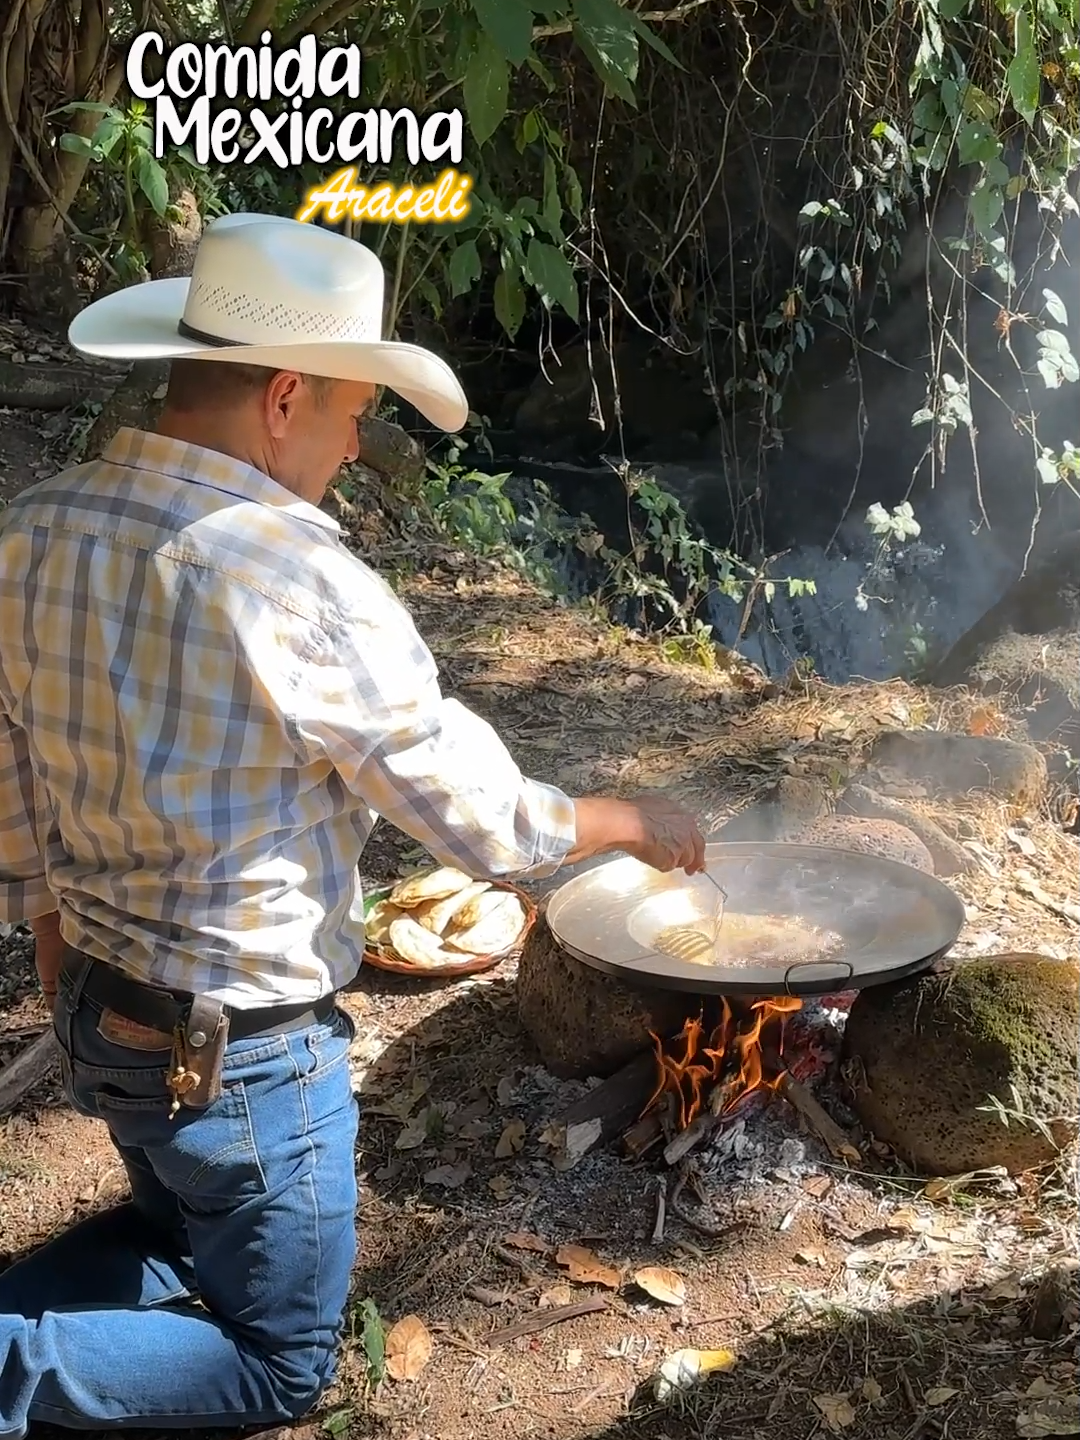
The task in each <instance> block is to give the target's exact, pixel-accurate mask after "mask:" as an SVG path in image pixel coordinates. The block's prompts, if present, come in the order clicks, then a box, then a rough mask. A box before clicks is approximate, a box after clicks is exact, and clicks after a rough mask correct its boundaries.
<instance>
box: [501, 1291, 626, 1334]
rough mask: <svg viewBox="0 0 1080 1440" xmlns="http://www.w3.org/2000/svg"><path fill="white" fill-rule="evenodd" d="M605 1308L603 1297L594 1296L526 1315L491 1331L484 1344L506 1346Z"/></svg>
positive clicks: (606, 1306) (605, 1302)
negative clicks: (552, 1326) (511, 1323)
mask: <svg viewBox="0 0 1080 1440" xmlns="http://www.w3.org/2000/svg"><path fill="white" fill-rule="evenodd" d="M607 1308H608V1303H607V1301H606V1300H605V1299H604V1298H603V1296H602V1295H594V1296H592V1297H590V1298H589V1299H588V1300H577V1301H575V1302H574V1304H573V1305H557V1306H555V1308H554V1309H552V1310H538V1311H537V1312H536V1314H535V1315H526V1317H525V1319H524V1320H518V1321H517V1322H516V1324H514V1325H507V1326H506V1327H505V1329H503V1330H493V1331H492V1333H491V1334H490V1335H488V1336H487V1337H486V1340H485V1343H486V1344H487V1345H489V1346H492V1345H507V1344H509V1342H510V1341H511V1340H518V1339H520V1338H521V1336H522V1335H535V1334H536V1332H537V1331H538V1330H546V1329H547V1328H548V1326H549V1325H560V1324H562V1322H563V1321H564V1320H576V1319H577V1318H578V1316H579V1315H595V1314H597V1313H598V1312H599V1311H601V1310H606V1309H607Z"/></svg>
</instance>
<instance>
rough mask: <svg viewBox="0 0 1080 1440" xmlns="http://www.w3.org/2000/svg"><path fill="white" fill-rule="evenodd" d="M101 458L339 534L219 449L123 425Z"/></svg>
mask: <svg viewBox="0 0 1080 1440" xmlns="http://www.w3.org/2000/svg"><path fill="white" fill-rule="evenodd" d="M101 458H102V460H104V461H106V462H107V463H108V464H110V465H124V466H127V467H128V468H129V469H132V470H147V471H152V472H153V473H155V474H157V475H169V476H171V477H173V478H174V479H177V480H188V481H190V482H191V483H192V484H193V485H205V486H207V487H208V488H209V489H211V490H221V491H223V492H224V493H225V494H226V495H235V496H236V497H237V498H238V499H241V500H253V501H254V502H255V503H256V504H257V505H270V506H272V507H273V508H274V509H275V510H284V511H285V512H286V513H287V514H289V515H291V516H293V517H294V518H295V519H297V520H303V521H306V522H307V523H308V524H310V525H319V526H321V527H322V528H323V529H324V530H329V531H331V532H332V533H333V534H335V535H339V534H340V533H341V526H340V525H339V524H338V522H337V521H336V520H335V519H334V518H333V516H331V515H327V514H326V513H325V512H324V511H322V510H320V509H319V508H318V506H316V505H311V504H309V503H308V501H306V500H301V499H300V498H299V497H298V496H296V495H294V494H293V493H292V491H291V490H286V489H285V487H284V486H283V485H279V484H278V483H277V481H276V480H271V479H270V477H269V475H265V474H264V473H263V472H262V471H261V470H257V469H256V468H255V466H254V465H245V464H244V462H243V461H242V460H234V459H233V457H232V456H231V455H223V454H222V453H221V451H220V450H210V449H208V448H207V447H206V446H204V445H191V444H189V443H188V442H187V441H185V440H174V439H173V438H172V437H171V436H169V435H157V434H155V433H154V432H153V431H150V430H135V429H132V428H130V427H128V426H123V427H122V428H121V429H120V430H118V431H117V432H116V435H115V437H114V439H113V440H112V441H111V442H110V444H109V445H108V447H107V448H106V449H105V451H104V452H103V454H102V457H101Z"/></svg>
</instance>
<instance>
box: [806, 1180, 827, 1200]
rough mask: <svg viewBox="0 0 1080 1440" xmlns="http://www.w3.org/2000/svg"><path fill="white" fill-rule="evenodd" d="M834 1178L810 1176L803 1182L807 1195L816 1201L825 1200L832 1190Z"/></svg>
mask: <svg viewBox="0 0 1080 1440" xmlns="http://www.w3.org/2000/svg"><path fill="white" fill-rule="evenodd" d="M832 1184H833V1182H832V1177H831V1176H830V1175H808V1176H807V1178H806V1179H805V1180H804V1181H803V1182H802V1188H803V1189H804V1190H805V1191H806V1193H807V1195H812V1196H813V1197H814V1199H815V1200H824V1198H825V1196H826V1195H827V1194H828V1193H829V1191H830V1190H831V1189H832Z"/></svg>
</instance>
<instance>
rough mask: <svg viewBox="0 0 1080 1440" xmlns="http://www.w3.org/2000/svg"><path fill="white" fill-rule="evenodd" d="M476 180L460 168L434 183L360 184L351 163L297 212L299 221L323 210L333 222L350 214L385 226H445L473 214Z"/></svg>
mask: <svg viewBox="0 0 1080 1440" xmlns="http://www.w3.org/2000/svg"><path fill="white" fill-rule="evenodd" d="M471 188H472V179H471V177H470V176H468V175H459V174H458V172H457V171H456V170H444V171H443V172H442V174H441V175H440V176H439V178H438V179H437V180H436V181H435V183H434V184H433V185H424V186H421V187H417V186H414V185H403V186H401V188H400V189H395V188H394V186H393V185H385V184H384V185H374V186H371V187H367V186H363V185H357V183H356V166H355V165H347V166H346V167H345V169H344V170H339V171H338V172H337V174H336V175H331V177H330V179H329V180H327V181H326V183H325V184H323V185H313V186H312V188H311V189H310V190H309V191H308V192H307V195H306V196H305V197H304V203H303V205H301V207H300V209H299V210H297V212H296V218H297V220H314V219H315V217H316V216H317V215H318V213H319V211H320V210H321V211H322V212H323V216H324V218H325V219H326V220H327V222H328V223H329V224H331V225H336V224H338V223H339V222H340V221H342V220H344V219H345V218H346V216H347V217H348V218H349V219H350V220H360V221H363V220H371V221H374V222H375V223H377V224H383V225H393V224H396V225H405V224H407V223H408V222H409V221H416V222H419V223H420V224H421V225H425V224H428V223H432V224H436V225H439V224H442V225H445V224H446V223H447V222H449V221H454V220H464V219H465V217H466V216H467V215H468V213H469V200H468V194H469V191H470V189H471Z"/></svg>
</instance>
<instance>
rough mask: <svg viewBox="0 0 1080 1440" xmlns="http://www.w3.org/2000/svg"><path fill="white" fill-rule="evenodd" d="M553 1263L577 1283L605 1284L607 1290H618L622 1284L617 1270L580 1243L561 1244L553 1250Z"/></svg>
mask: <svg viewBox="0 0 1080 1440" xmlns="http://www.w3.org/2000/svg"><path fill="white" fill-rule="evenodd" d="M555 1263H556V1265H561V1266H562V1267H563V1269H564V1270H565V1271H566V1273H567V1275H569V1277H570V1279H571V1280H574V1281H576V1282H577V1284H579V1285H605V1286H606V1287H607V1288H608V1289H609V1290H618V1288H619V1286H620V1285H621V1284H622V1276H621V1275H620V1274H619V1272H618V1271H617V1270H613V1269H612V1268H611V1266H610V1265H605V1264H604V1262H603V1261H602V1260H601V1259H600V1257H599V1256H598V1255H594V1254H593V1252H592V1251H591V1250H586V1249H585V1248H584V1247H583V1246H581V1245H561V1246H560V1247H559V1249H558V1250H557V1251H556V1252H555Z"/></svg>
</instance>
